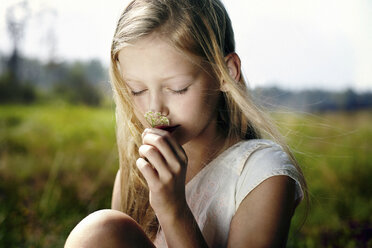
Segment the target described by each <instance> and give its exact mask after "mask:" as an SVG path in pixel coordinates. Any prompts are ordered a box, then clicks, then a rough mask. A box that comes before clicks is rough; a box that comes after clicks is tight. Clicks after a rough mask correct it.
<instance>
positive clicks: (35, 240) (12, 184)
mask: <svg viewBox="0 0 372 248" xmlns="http://www.w3.org/2000/svg"><path fill="white" fill-rule="evenodd" d="M127 3H128V1H127V0H125V1H119V0H112V1H110V2H106V1H98V0H91V1H87V0H84V1H83V0H82V1H72V0H64V1H62V0H53V1H50V0H27V1H18V0H2V1H1V2H0V247H61V246H63V243H64V241H65V239H66V237H67V235H68V233H69V232H70V231H71V229H72V228H73V227H74V226H75V225H76V224H77V223H78V222H79V221H80V220H81V219H82V218H83V217H85V216H86V215H87V214H89V213H91V212H93V211H95V210H98V209H102V208H109V207H110V201H111V191H112V186H113V181H114V177H115V173H116V171H117V169H118V166H119V165H118V154H117V148H116V142H115V115H114V104H113V102H112V98H111V90H110V86H109V79H108V73H107V68H108V63H109V54H110V46H111V39H112V36H113V33H114V29H115V25H116V21H117V19H118V17H119V15H120V13H121V11H122V9H123V8H124V7H125V6H126V5H127ZM224 3H225V5H226V8H227V9H228V12H229V13H230V17H231V20H232V23H233V26H234V30H235V36H236V44H237V52H238V54H239V55H240V57H241V59H242V69H243V73H244V76H245V78H246V79H247V82H248V84H249V86H250V87H251V90H252V96H253V98H254V99H255V101H256V102H257V103H258V104H260V105H261V106H262V107H263V108H264V109H266V110H267V111H268V112H269V113H270V115H271V116H272V117H273V118H274V120H275V122H276V123H277V124H278V126H279V128H280V130H281V131H282V133H283V135H285V137H286V138H287V141H288V143H289V145H290V146H291V148H292V149H293V151H294V152H295V155H296V157H297V159H298V161H299V163H300V165H301V166H302V168H303V171H304V173H305V177H306V178H307V181H308V185H309V195H310V210H309V211H308V212H307V211H306V206H305V204H304V203H302V204H301V205H300V207H299V208H298V210H297V211H296V214H295V216H294V219H293V222H292V227H291V231H290V234H289V240H288V247H372V217H371V216H372V215H371V213H372V190H371V189H372V187H371V183H370V178H372V141H371V140H372V125H371V123H372V69H371V68H372V2H371V1H369V0H355V1H349V0H339V1H335V0H322V1H321V0H314V1H294V0H283V1H274V0H261V1H251V0H248V1H243V0H231V1H224ZM306 212H307V214H306ZM304 216H307V218H306V221H305V222H304V223H303V219H304Z"/></svg>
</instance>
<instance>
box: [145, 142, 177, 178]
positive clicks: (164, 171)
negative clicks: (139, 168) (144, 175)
mask: <svg viewBox="0 0 372 248" xmlns="http://www.w3.org/2000/svg"><path fill="white" fill-rule="evenodd" d="M138 151H139V154H140V156H142V157H144V158H146V159H147V160H148V163H150V164H151V165H152V166H154V167H155V170H156V171H157V172H158V174H159V177H160V178H162V179H168V178H169V177H170V176H171V172H170V169H169V168H168V166H167V165H166V161H165V159H164V157H163V156H162V154H160V152H159V151H158V149H157V148H156V147H154V146H152V145H142V146H140V148H139V150H138Z"/></svg>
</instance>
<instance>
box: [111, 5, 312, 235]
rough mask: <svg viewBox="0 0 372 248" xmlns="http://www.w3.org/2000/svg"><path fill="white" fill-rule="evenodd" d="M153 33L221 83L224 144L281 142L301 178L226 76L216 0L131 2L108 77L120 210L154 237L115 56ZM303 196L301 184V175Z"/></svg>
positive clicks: (230, 40) (136, 136) (224, 38)
mask: <svg viewBox="0 0 372 248" xmlns="http://www.w3.org/2000/svg"><path fill="white" fill-rule="evenodd" d="M154 32H156V33H157V34H159V35H161V36H162V37H164V38H165V39H166V40H167V41H169V43H170V44H171V45H172V46H173V47H174V48H176V49H178V50H179V51H182V52H183V53H184V54H185V55H186V56H189V57H190V58H191V59H192V58H194V59H195V57H197V58H199V59H201V60H202V61H203V62H206V63H208V64H209V65H210V67H211V68H212V71H213V73H214V74H215V76H216V78H218V79H219V80H217V81H219V82H218V83H219V84H222V82H224V89H225V90H224V92H223V94H222V95H223V97H222V99H221V101H220V104H219V106H218V111H219V116H218V124H219V126H220V127H222V128H220V130H226V131H225V135H226V137H227V139H226V140H227V141H228V140H238V139H257V138H262V137H267V138H270V139H272V140H274V141H276V142H277V143H278V144H280V145H281V146H282V147H283V149H284V151H285V152H286V153H287V154H288V155H289V157H290V158H291V160H292V162H293V164H294V165H295V166H296V167H297V169H298V171H299V172H300V174H301V176H302V172H301V169H300V168H299V166H298V165H297V162H296V160H295V158H294V156H293V154H292V153H291V152H290V150H289V148H288V146H287V144H286V143H285V142H284V139H283V138H282V136H281V135H280V134H279V132H278V131H277V130H276V128H275V126H274V125H272V124H271V123H270V121H269V118H267V117H266V115H265V114H264V113H263V112H262V111H260V110H259V109H258V108H257V107H256V106H255V104H254V103H253V102H252V100H251V97H250V94H249V91H248V88H247V86H246V84H245V82H244V80H243V77H241V80H240V81H239V82H236V81H235V80H234V79H233V78H231V76H230V74H229V71H228V68H227V66H226V63H225V56H226V55H228V54H230V53H233V52H235V41H234V33H233V29H232V26H231V21H230V18H229V16H228V14H227V12H226V10H225V7H224V6H223V4H222V3H221V2H220V0H134V1H132V2H131V3H129V5H128V6H127V7H126V9H125V10H124V12H123V13H122V15H121V17H120V19H119V21H118V24H117V27H116V31H115V35H114V38H113V42H112V47H111V65H110V77H111V84H112V89H113V95H114V99H115V103H116V136H117V145H118V150H119V159H120V168H121V175H120V177H121V178H120V180H121V208H122V211H124V212H126V213H127V214H129V215H130V216H132V217H133V218H134V219H135V220H136V221H137V222H138V223H139V224H140V225H141V226H142V228H143V229H144V231H145V233H146V234H147V235H148V236H149V237H150V238H151V239H154V237H155V235H156V231H157V229H158V226H159V224H158V221H157V219H156V216H155V213H154V212H153V210H152V208H151V207H150V204H149V197H148V195H149V189H148V186H147V184H146V180H145V179H144V178H143V176H142V175H141V173H140V172H139V170H138V169H137V167H136V164H135V162H136V160H137V158H138V157H139V155H138V148H139V146H140V145H141V133H142V132H143V129H144V127H143V126H142V124H141V123H140V121H139V120H138V119H137V118H136V116H135V114H134V106H133V105H132V102H131V95H130V93H129V92H128V90H127V88H126V87H124V84H125V82H124V81H123V79H122V76H121V72H120V69H119V63H118V53H119V52H120V50H121V49H123V48H124V47H125V46H128V45H130V44H134V43H135V42H136V41H138V40H139V39H141V38H143V37H145V36H147V35H150V34H152V33H154ZM300 183H301V184H302V188H303V189H305V190H304V192H305V194H307V193H306V192H307V190H306V189H307V187H306V182H305V179H304V178H303V176H302V177H301V182H300Z"/></svg>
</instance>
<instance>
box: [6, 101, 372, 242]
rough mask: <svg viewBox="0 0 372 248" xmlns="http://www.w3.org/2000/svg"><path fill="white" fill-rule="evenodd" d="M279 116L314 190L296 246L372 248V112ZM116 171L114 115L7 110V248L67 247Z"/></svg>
mask: <svg viewBox="0 0 372 248" xmlns="http://www.w3.org/2000/svg"><path fill="white" fill-rule="evenodd" d="M273 116H274V118H275V120H276V121H277V123H278V125H279V126H280V127H281V131H282V133H283V134H285V135H286V137H287V139H288V142H289V144H290V146H291V147H292V148H293V150H294V151H295V154H296V157H297V158H298V161H299V163H300V164H301V165H302V168H303V170H304V173H305V176H306V178H307V181H308V185H309V196H310V197H309V200H310V210H309V212H308V213H307V219H306V222H305V223H304V224H303V225H301V222H302V220H303V217H304V215H305V212H306V207H305V204H304V202H303V203H302V204H301V205H300V207H299V208H298V210H297V211H296V214H295V217H294V219H293V222H292V226H291V232H290V235H289V240H288V247H372V238H371V237H372V215H371V213H372V190H371V188H372V187H371V183H370V180H371V179H372V125H371V123H372V112H371V111H360V112H351V113H328V114H318V115H310V114H304V113H296V114H295V113H291V114H290V113H285V112H283V113H275V114H273ZM117 168H118V155H117V150H116V144H115V134H114V112H113V107H112V108H88V107H83V106H69V105H49V106H45V105H34V106H16V105H3V106H0V247H62V246H63V243H64V241H65V239H66V237H67V235H68V233H69V232H70V231H71V229H72V228H73V226H74V225H76V224H77V223H78V222H79V220H81V219H82V218H83V217H84V216H86V215H87V214H89V213H91V212H93V211H95V210H97V209H102V208H109V207H110V201H111V190H112V184H113V180H114V176H115V173H116V170H117Z"/></svg>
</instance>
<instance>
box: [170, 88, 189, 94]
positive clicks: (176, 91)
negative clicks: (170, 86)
mask: <svg viewBox="0 0 372 248" xmlns="http://www.w3.org/2000/svg"><path fill="white" fill-rule="evenodd" d="M188 89H189V87H186V88H184V89H182V90H172V92H173V93H175V94H185V93H186V91H187V90H188Z"/></svg>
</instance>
